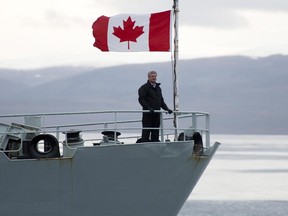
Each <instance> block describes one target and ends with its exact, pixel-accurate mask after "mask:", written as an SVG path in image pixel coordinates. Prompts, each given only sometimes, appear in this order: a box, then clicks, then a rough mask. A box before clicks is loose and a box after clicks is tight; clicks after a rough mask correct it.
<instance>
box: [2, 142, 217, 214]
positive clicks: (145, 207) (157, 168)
mask: <svg viewBox="0 0 288 216" xmlns="http://www.w3.org/2000/svg"><path fill="white" fill-rule="evenodd" d="M218 146H219V143H215V144H214V145H213V146H212V147H210V148H208V149H206V150H205V151H204V154H203V155H201V156H194V155H193V154H192V153H193V141H192V142H189V141H182V142H167V143H161V142H160V143H145V144H128V145H111V146H93V147H79V148H77V150H76V152H75V155H74V157H71V158H68V157H66V158H65V157H59V158H47V159H21V160H19V159H17V160H10V159H9V158H8V157H7V156H6V155H5V154H4V153H3V152H0V169H1V177H0V184H1V189H0V215H5V216H12V215H13V216H26V215H27V216H28V215H29V216H36V215H37V216H39V215H41V216H51V215H53V216H92V215H93V216H116V215H117V216H136V215H137V216H176V215H177V214H178V212H179V210H180V209H181V207H182V206H183V204H184V202H185V201H186V199H187V198H188V196H189V195H190V193H191V191H192V190H193V188H194V186H195V185H196V183H197V181H198V180H199V178H200V177H201V175H202V173H203V172H204V170H205V168H206V167H207V165H208V163H209V162H210V160H211V158H212V157H213V155H214V153H215V152H216V150H217V148H218Z"/></svg>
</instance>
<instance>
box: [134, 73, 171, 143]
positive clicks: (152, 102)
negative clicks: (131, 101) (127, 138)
mask: <svg viewBox="0 0 288 216" xmlns="http://www.w3.org/2000/svg"><path fill="white" fill-rule="evenodd" d="M156 80H157V73H156V72H155V71H150V72H149V73H148V80H147V83H145V84H144V85H142V86H141V87H140V88H139V90H138V95H139V98H138V101H139V103H140V104H141V106H142V108H143V110H148V111H149V112H143V116H142V127H143V129H142V142H159V127H160V113H159V112H154V110H160V109H161V108H162V109H164V110H166V111H167V112H168V113H169V114H171V113H172V112H173V111H172V110H171V109H169V108H168V106H167V105H166V103H165V102H164V99H163V96H162V90H161V88H160V83H157V82H156ZM144 128H157V129H144Z"/></svg>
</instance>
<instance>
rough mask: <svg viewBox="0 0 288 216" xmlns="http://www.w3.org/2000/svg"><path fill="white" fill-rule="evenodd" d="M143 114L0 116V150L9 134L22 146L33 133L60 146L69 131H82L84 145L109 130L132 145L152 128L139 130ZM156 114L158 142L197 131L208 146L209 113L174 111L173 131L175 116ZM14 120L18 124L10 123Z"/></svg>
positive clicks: (134, 111)
mask: <svg viewBox="0 0 288 216" xmlns="http://www.w3.org/2000/svg"><path fill="white" fill-rule="evenodd" d="M143 112H149V111H145V110H144V111H142V110H141V111H139V110H109V111H86V112H57V113H33V114H13V115H0V122H6V124H5V123H0V148H1V147H2V148H1V149H0V151H5V149H3V143H2V142H3V140H4V139H5V136H7V135H8V134H12V135H13V134H14V136H16V137H17V136H18V137H19V139H21V145H22V139H23V134H25V133H32V132H31V131H33V130H35V131H36V130H38V131H37V133H51V134H55V136H56V138H57V139H58V140H59V142H62V143H64V142H63V140H64V139H66V140H67V132H69V131H71V130H79V131H81V134H82V136H83V138H84V139H83V140H84V141H85V142H97V141H99V140H101V139H102V137H100V136H101V132H103V131H107V130H109V131H114V133H115V137H116V132H121V138H120V137H119V140H124V141H125V142H124V141H123V142H121V143H135V142H136V141H137V138H140V137H141V131H142V129H155V128H142V123H141V121H142V113H143ZM155 112H156V113H159V114H160V127H159V128H157V129H159V132H160V141H162V142H164V141H167V140H173V141H177V140H178V136H179V134H181V133H184V134H186V133H188V134H191V133H193V132H199V133H200V134H201V135H202V137H203V144H204V147H210V118H209V114H208V113H205V112H193V111H175V112H174V113H175V114H176V116H177V122H178V123H177V128H174V125H173V121H174V115H166V114H165V113H166V111H155ZM23 117H25V118H23ZM23 119H24V122H23ZM2 120H3V121H2ZM95 120H97V121H95ZM16 121H17V124H15V123H14V124H13V123H12V122H16ZM11 128H14V131H13V130H12V131H11ZM85 133H88V134H89V136H86V137H85V136H84V134H85ZM61 134H62V135H61ZM93 134H94V135H96V136H95V138H93ZM184 137H185V136H184ZM61 139H62V140H61ZM184 140H185V138H184ZM66 144H67V143H66ZM20 149H21V148H20ZM17 150H19V149H17ZM13 151H14V150H13Z"/></svg>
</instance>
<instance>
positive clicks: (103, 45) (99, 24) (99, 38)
mask: <svg viewBox="0 0 288 216" xmlns="http://www.w3.org/2000/svg"><path fill="white" fill-rule="evenodd" d="M109 19H110V18H109V17H106V16H101V17H99V18H98V19H97V20H96V21H95V22H94V23H93V25H92V28H93V36H94V38H95V43H94V44H93V46H95V47H97V48H99V49H100V50H102V51H109V49H108V41H107V31H108V24H109Z"/></svg>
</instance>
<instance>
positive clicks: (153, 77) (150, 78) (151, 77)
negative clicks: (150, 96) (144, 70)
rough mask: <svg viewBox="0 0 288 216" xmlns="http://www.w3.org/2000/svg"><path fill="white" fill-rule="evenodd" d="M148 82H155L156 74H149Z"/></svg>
mask: <svg viewBox="0 0 288 216" xmlns="http://www.w3.org/2000/svg"><path fill="white" fill-rule="evenodd" d="M148 80H149V82H151V83H155V82H156V80H157V74H156V73H155V74H154V73H152V74H150V75H149V76H148Z"/></svg>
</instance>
